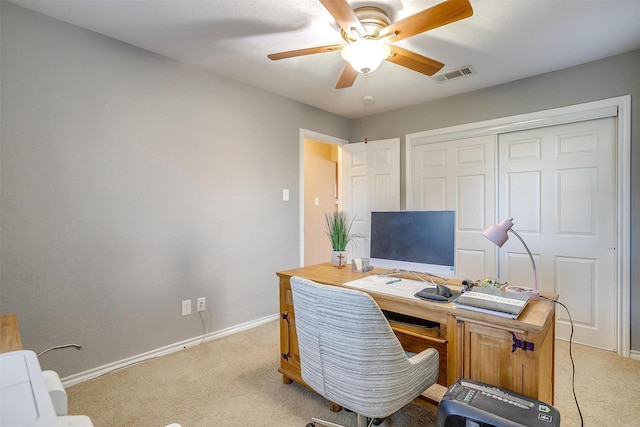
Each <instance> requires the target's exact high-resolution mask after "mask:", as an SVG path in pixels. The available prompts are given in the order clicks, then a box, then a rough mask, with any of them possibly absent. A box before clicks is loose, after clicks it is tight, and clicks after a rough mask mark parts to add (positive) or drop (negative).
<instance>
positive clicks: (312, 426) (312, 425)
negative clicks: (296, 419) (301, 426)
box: [305, 423, 316, 427]
mask: <svg viewBox="0 0 640 427" xmlns="http://www.w3.org/2000/svg"><path fill="white" fill-rule="evenodd" d="M305 427H316V423H309V424H307V425H306V426H305Z"/></svg>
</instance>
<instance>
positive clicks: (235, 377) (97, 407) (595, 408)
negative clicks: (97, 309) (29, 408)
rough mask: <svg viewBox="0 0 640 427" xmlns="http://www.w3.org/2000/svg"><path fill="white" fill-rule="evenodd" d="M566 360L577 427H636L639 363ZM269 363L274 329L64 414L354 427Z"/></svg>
mask: <svg viewBox="0 0 640 427" xmlns="http://www.w3.org/2000/svg"><path fill="white" fill-rule="evenodd" d="M573 353H574V358H575V359H576V369H577V375H576V388H577V393H578V399H579V402H580V405H581V409H582V412H583V416H584V418H585V425H587V426H632V425H638V422H639V421H638V417H640V404H639V403H638V402H639V401H640V400H638V399H637V396H638V395H640V362H639V361H634V360H629V359H624V358H621V357H619V356H617V355H615V354H612V353H609V352H604V351H601V350H594V349H591V348H587V347H582V346H576V345H574V346H573ZM278 354H279V328H278V322H277V321H274V322H270V323H268V324H266V325H262V326H259V327H257V328H254V329H251V330H248V331H244V332H241V333H238V334H235V335H231V336H227V337H224V338H221V339H218V340H215V341H210V342H207V343H203V344H201V345H199V346H196V347H191V348H188V349H185V350H182V351H179V352H177V353H173V354H170V355H167V356H163V357H161V358H158V359H154V360H149V361H146V362H144V363H140V364H138V365H135V366H131V367H128V368H126V369H122V370H119V371H116V372H112V373H110V374H107V375H104V376H102V377H99V378H95V379H93V380H90V381H86V382H84V383H81V384H78V385H75V386H72V387H69V388H68V389H67V393H68V398H69V413H70V414H85V415H88V416H89V417H91V420H92V421H93V424H94V425H95V426H96V427H107V426H108V427H111V426H114V427H115V426H123V427H124V426H127V427H129V426H140V427H146V426H149V427H162V426H164V425H166V424H169V423H172V422H177V423H180V424H182V426H183V427H198V426H214V425H220V426H242V425H247V426H249V425H250V426H278V427H279V426H282V427H289V426H290V427H304V426H305V425H306V424H307V423H308V422H309V421H310V419H311V417H312V416H314V417H318V418H322V419H325V420H328V421H332V422H336V423H343V424H346V425H354V424H355V416H354V414H351V413H348V412H346V411H341V412H338V413H333V412H331V411H329V408H328V404H327V402H326V400H324V399H323V398H322V397H320V396H319V395H317V394H315V393H313V392H311V391H309V390H307V389H305V388H304V387H302V386H300V385H298V384H296V383H292V384H284V383H283V382H282V375H280V374H279V373H278V372H277V368H278V366H279V363H280V362H279V356H278ZM556 359H557V362H556V394H555V396H556V402H555V406H556V407H557V408H558V409H559V410H560V413H561V417H562V425H563V426H579V425H580V424H579V418H578V413H577V410H576V409H575V403H574V402H573V395H572V392H571V365H570V363H569V358H568V345H567V343H564V342H558V345H557V347H556ZM387 424H388V426H389V427H393V426H396V427H397V426H406V427H409V426H434V425H435V412H433V411H432V410H430V409H428V408H426V407H424V406H422V405H418V404H413V403H412V404H410V405H408V406H406V407H405V408H403V409H402V410H401V411H399V412H398V413H396V414H394V415H393V416H392V417H391V418H390V419H389V420H388V421H387Z"/></svg>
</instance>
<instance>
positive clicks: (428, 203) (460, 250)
mask: <svg viewBox="0 0 640 427" xmlns="http://www.w3.org/2000/svg"><path fill="white" fill-rule="evenodd" d="M495 147H496V136H495V135H485V136H479V137H473V138H464V139H459V140H453V141H446V142H434V143H427V144H423V145H416V146H413V147H412V148H411V150H412V153H411V176H410V178H409V183H410V184H409V185H410V186H411V188H410V197H408V198H409V199H410V203H408V206H407V209H413V210H455V211H456V260H455V267H456V273H455V275H456V276H457V277H460V278H463V279H464V278H466V279H482V278H486V277H495V276H496V273H497V272H496V258H495V257H496V255H495V249H494V247H493V245H492V244H491V242H489V241H488V240H487V239H485V238H484V237H483V236H482V231H483V230H484V228H485V226H486V224H487V220H488V221H489V222H491V221H493V217H494V212H495V209H496V206H495V151H496V149H495Z"/></svg>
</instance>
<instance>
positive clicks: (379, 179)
mask: <svg viewBox="0 0 640 427" xmlns="http://www.w3.org/2000/svg"><path fill="white" fill-rule="evenodd" d="M341 156H342V158H341V161H340V163H341V165H342V167H341V169H340V171H341V176H340V177H339V179H338V182H339V183H341V185H342V188H341V191H339V195H340V196H339V206H340V209H341V210H343V211H346V212H349V213H350V214H352V215H354V218H355V219H354V223H353V228H352V231H353V232H354V233H359V234H361V235H363V236H364V238H363V239H359V240H357V241H356V242H355V245H353V244H352V245H350V246H349V247H348V248H347V260H351V259H353V258H368V257H369V235H370V233H371V224H370V222H371V211H374V210H375V211H384V210H399V209H400V139H399V138H393V139H384V140H378V141H368V142H367V143H364V142H359V143H354V144H347V145H343V146H342V147H341ZM349 262H350V261H349Z"/></svg>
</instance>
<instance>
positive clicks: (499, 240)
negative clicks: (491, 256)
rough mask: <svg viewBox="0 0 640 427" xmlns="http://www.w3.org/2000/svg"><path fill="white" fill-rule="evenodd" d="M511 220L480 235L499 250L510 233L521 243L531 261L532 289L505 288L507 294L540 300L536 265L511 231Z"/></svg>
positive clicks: (518, 236) (496, 225)
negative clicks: (513, 293)
mask: <svg viewBox="0 0 640 427" xmlns="http://www.w3.org/2000/svg"><path fill="white" fill-rule="evenodd" d="M512 220H513V218H505V219H503V220H502V222H500V224H494V225H490V226H489V227H487V228H486V229H485V230H484V231H483V232H482V235H483V236H484V237H486V238H487V239H489V240H490V241H491V242H492V243H493V244H494V245H496V246H498V247H499V248H501V247H502V245H504V243H505V242H506V241H507V239H509V235H508V234H507V232H509V231H510V232H512V233H513V234H514V235H515V236H516V237H517V238H518V240H520V242H522V246H524V248H525V249H526V250H527V253H528V254H529V259H531V266H532V267H533V288H522V287H520V286H507V289H506V291H507V292H518V293H523V294H527V295H529V299H532V300H536V299H538V298H540V293H539V292H538V273H537V272H536V263H535V262H534V261H533V255H531V251H530V250H529V248H528V247H527V244H526V243H525V242H524V240H522V237H520V235H519V234H518V233H516V232H515V231H514V230H513V228H512V227H513V222H512Z"/></svg>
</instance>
